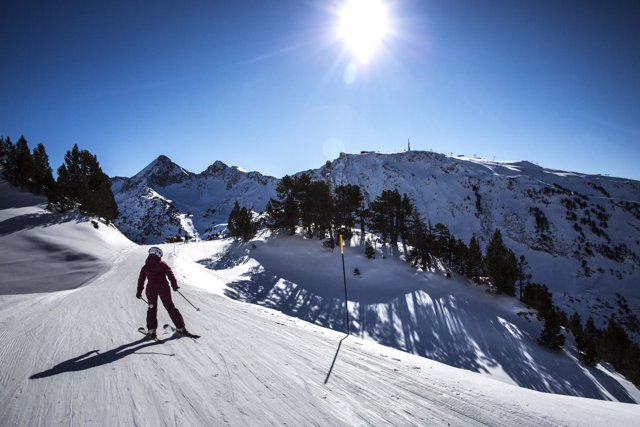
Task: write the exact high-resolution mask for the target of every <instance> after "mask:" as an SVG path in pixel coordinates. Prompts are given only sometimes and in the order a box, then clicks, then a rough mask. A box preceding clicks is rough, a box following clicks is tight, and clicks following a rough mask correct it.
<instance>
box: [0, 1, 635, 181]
mask: <svg viewBox="0 0 640 427" xmlns="http://www.w3.org/2000/svg"><path fill="white" fill-rule="evenodd" d="M342 3H343V2H342V1H333V0H323V1H320V0H318V1H311V0H251V1H244V0H218V1H216V0H211V1H199V0H194V1H188V2H180V1H175V0H172V1H164V0H154V1H143V0H141V1H25V0H18V1H14V0H3V1H2V2H1V3H0V58H2V66H0V135H2V136H5V137H6V136H9V137H11V138H12V140H14V141H15V140H17V138H18V137H19V136H20V135H21V134H24V135H25V137H26V138H27V140H28V141H29V143H30V146H31V147H32V148H33V147H34V146H35V145H36V144H37V143H43V144H44V145H45V147H46V148H47V151H48V153H49V156H50V160H51V165H52V167H53V168H54V169H57V167H58V166H60V164H61V163H62V159H63V156H64V153H65V152H66V151H67V150H69V149H70V148H71V147H72V146H73V144H76V143H77V144H78V145H79V147H80V148H85V149H88V150H90V151H91V152H92V153H94V154H96V155H97V156H98V160H99V161H100V163H101V165H102V168H103V170H104V171H105V172H106V173H107V174H108V175H110V176H116V175H120V176H131V175H133V174H135V173H137V172H138V171H139V170H140V169H142V168H143V167H144V166H145V165H147V164H148V163H149V162H151V161H152V160H153V159H154V158H155V157H157V156H158V155H160V154H165V155H167V156H169V157H170V158H171V159H172V160H174V161H175V162H177V163H178V164H180V165H181V166H183V167H185V168H186V169H188V170H190V171H193V172H201V171H202V170H204V169H205V168H206V167H207V166H208V165H210V164H211V163H213V162H214V161H215V160H221V161H223V162H225V163H227V164H230V165H237V166H240V167H242V168H244V169H247V170H257V171H260V172H262V173H265V174H269V175H272V176H276V177H281V176H283V175H285V174H290V173H294V172H297V171H300V170H304V169H308V168H315V167H319V166H321V165H322V164H324V162H325V161H326V160H327V159H330V158H333V157H335V156H336V155H337V151H339V150H342V151H346V152H359V151H361V150H374V151H382V152H390V151H400V150H403V149H405V148H406V145H407V139H408V138H410V139H411V146H412V149H417V150H433V151H437V152H441V153H447V154H449V153H453V154H454V155H455V154H466V155H474V154H475V155H478V156H482V157H485V158H489V159H493V158H494V157H495V159H496V160H530V161H533V162H536V163H538V164H540V165H542V166H547V167H552V168H562V169H567V170H575V171H580V172H588V173H602V174H611V175H615V176H624V177H630V178H635V179H640V166H639V165H638V163H639V160H640V24H639V22H640V2H639V1H629V2H626V1H613V2H610V1H604V0H602V1H589V0H553V1H552V0H549V1H524V0H504V1H493V0H484V1H476V0H460V1H448V0H442V1H429V0H389V1H386V2H385V4H386V8H387V10H388V12H389V15H390V29H389V33H388V34H387V37H386V38H385V39H384V42H383V46H382V47H381V48H380V49H378V50H377V51H376V52H375V54H374V55H373V56H372V57H371V59H370V60H369V61H368V62H367V63H366V64H364V63H356V62H353V61H354V59H353V54H352V53H351V52H350V51H348V50H347V47H346V45H345V43H344V42H343V40H341V39H339V38H337V37H336V26H337V20H338V16H337V12H336V11H337V10H339V9H340V6H341V4H342ZM350 64H351V65H350ZM353 64H356V65H355V66H354V65H353Z"/></svg>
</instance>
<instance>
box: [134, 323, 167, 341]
mask: <svg viewBox="0 0 640 427" xmlns="http://www.w3.org/2000/svg"><path fill="white" fill-rule="evenodd" d="M138 332H140V333H141V334H142V335H144V336H146V337H147V338H150V339H152V340H154V341H156V342H158V343H163V342H164V340H163V339H160V338H158V337H157V336H155V337H154V336H151V335H149V334H148V333H147V330H146V329H145V328H143V327H139V328H138Z"/></svg>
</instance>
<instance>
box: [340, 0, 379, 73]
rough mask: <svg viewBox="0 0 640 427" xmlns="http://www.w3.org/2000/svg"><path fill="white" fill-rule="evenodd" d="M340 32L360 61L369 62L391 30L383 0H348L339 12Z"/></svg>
mask: <svg viewBox="0 0 640 427" xmlns="http://www.w3.org/2000/svg"><path fill="white" fill-rule="evenodd" d="M339 18H340V20H339V25H338V34H339V36H340V38H341V39H342V40H343V41H344V42H345V44H346V45H347V47H348V48H349V49H350V50H351V52H352V53H353V55H354V56H355V58H356V59H357V60H358V62H360V63H367V62H369V60H370V59H371V57H372V56H373V55H374V53H375V52H376V50H377V49H378V48H379V46H380V45H381V44H382V42H383V41H384V39H385V36H386V35H387V34H388V32H389V18H388V15H387V8H386V6H385V4H384V3H383V2H382V1H381V0H347V2H346V3H345V4H344V6H343V7H342V9H341V10H340V12H339Z"/></svg>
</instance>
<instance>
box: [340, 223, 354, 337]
mask: <svg viewBox="0 0 640 427" xmlns="http://www.w3.org/2000/svg"><path fill="white" fill-rule="evenodd" d="M340 253H341V254H342V279H343V281H344V315H345V318H346V320H347V335H350V334H351V331H350V328H349V307H348V304H349V300H348V298H347V273H346V270H345V268H344V242H343V241H342V234H341V235H340Z"/></svg>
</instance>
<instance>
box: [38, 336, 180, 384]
mask: <svg viewBox="0 0 640 427" xmlns="http://www.w3.org/2000/svg"><path fill="white" fill-rule="evenodd" d="M171 339H174V338H167V339H165V340H164V341H165V342H166V341H168V340H171ZM159 344H162V343H160V342H157V341H153V340H150V339H148V338H145V337H143V338H141V339H139V340H136V341H132V342H130V343H128V344H124V345H121V346H120V347H116V348H114V349H111V350H109V351H106V352H103V353H101V352H100V350H92V351H89V352H87V353H85V354H83V355H80V356H78V357H74V358H72V359H69V360H65V361H64V362H60V363H58V364H57V365H56V366H54V367H52V368H50V369H47V370H46V371H42V372H38V373H37V374H33V375H31V376H30V377H29V379H30V380H35V379H38V378H46V377H51V376H53V375H58V374H63V373H65V372H77V371H84V370H86V369H91V368H96V367H98V366H102V365H106V364H109V363H113V362H115V361H117V360H120V359H122V358H123V357H126V356H128V355H130V354H133V353H136V352H137V351H138V350H141V349H143V348H147V347H152V346H155V345H159ZM158 354H163V353H158ZM164 355H166V356H174V355H175V354H173V353H172V354H164Z"/></svg>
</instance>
